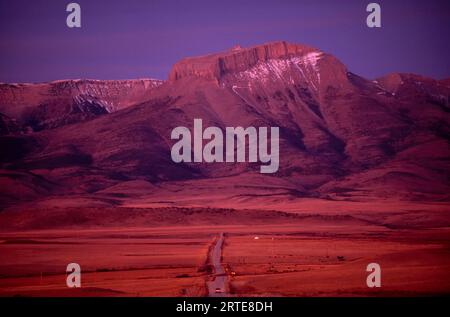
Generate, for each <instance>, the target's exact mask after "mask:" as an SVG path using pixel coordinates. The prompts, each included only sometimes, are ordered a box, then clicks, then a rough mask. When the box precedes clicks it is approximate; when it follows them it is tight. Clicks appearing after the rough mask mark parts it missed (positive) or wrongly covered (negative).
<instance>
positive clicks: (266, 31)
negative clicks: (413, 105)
mask: <svg viewBox="0 0 450 317" xmlns="http://www.w3.org/2000/svg"><path fill="white" fill-rule="evenodd" d="M69 2H71V1H69V0H67V1H63V0H33V1H28V0H27V1H24V0H0V81H1V82H40V81H50V80H56V79H66V78H96V79H125V78H138V77H153V78H160V79H166V78H167V76H168V73H169V70H170V68H171V66H172V65H173V64H174V63H175V62H176V61H178V60H179V59H181V58H183V57H188V56H196V55H204V54H208V53H213V52H217V51H223V50H226V49H228V48H231V47H232V46H234V45H236V44H240V45H241V46H250V45H256V44H261V43H265V42H270V41H276V40H286V41H290V42H295V43H304V44H308V45H311V46H315V47H317V48H319V49H322V50H324V51H326V52H329V53H331V54H333V55H335V56H336V57H337V58H339V59H340V60H341V61H343V62H344V64H346V65H347V66H348V68H349V69H350V70H351V71H353V72H354V73H357V74H359V75H362V76H365V77H368V78H375V77H377V76H382V75H384V74H387V73H390V72H413V73H418V74H422V75H427V76H431V77H434V78H439V79H440V78H446V77H450V58H449V56H450V41H449V35H450V32H449V31H450V1H449V0H442V1H438V0H426V1H416V0H409V1H400V0H389V1H374V2H378V3H380V4H381V8H382V28H381V29H369V28H368V27H367V26H366V24H365V20H366V16H367V13H366V11H365V8H366V6H367V4H368V3H370V2H372V1H370V0H345V1H337V0H329V1H326V0H322V1H321V0H316V1H313V0H310V1H307V0H305V1H302V0H273V1H266V0H248V1H247V0H239V1H234V0H221V1H216V0H207V1H193V0H189V1H188V0H185V1H181V0H180V1H172V0H161V1H160V0H145V1H144V0H121V1H119V0H101V1H94V0H78V1H74V2H78V3H79V4H80V5H81V9H82V28H81V29H69V28H68V27H67V26H66V24H65V21H66V17H67V13H66V12H65V7H66V5H67V4H68V3H69Z"/></svg>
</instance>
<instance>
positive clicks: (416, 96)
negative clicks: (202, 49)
mask: <svg viewBox="0 0 450 317" xmlns="http://www.w3.org/2000/svg"><path fill="white" fill-rule="evenodd" d="M146 84H147V86H146ZM105 85H106V86H105ZM74 87H75V88H74ZM102 87H106V88H102ZM146 87H147V88H149V87H150V89H147V88H146ZM449 96H450V85H449V83H448V81H437V80H434V79H430V78H426V77H422V76H418V75H412V74H390V75H387V76H385V77H383V78H378V79H376V80H368V79H365V78H363V77H361V76H358V75H356V74H354V73H352V72H350V71H349V70H348V69H347V68H346V66H345V65H343V64H342V63H341V62H340V61H339V60H338V59H336V58H335V57H334V56H332V55H330V54H328V53H326V52H323V51H320V50H318V49H315V48H312V47H308V46H305V45H297V44H290V43H286V42H275V43H268V44H264V45H260V46H256V47H250V48H241V47H239V46H238V47H235V48H233V49H231V50H229V51H227V52H223V53H218V54H211V55H207V56H200V57H194V58H186V59H183V60H181V61H180V62H178V63H176V64H175V65H174V66H173V69H172V70H171V72H170V74H169V79H168V80H167V81H165V82H160V81H158V82H155V81H147V82H142V81H132V82H129V81H125V82H120V81H114V82H106V83H105V82H93V81H69V82H54V83H50V84H36V85H28V84H27V85H6V86H5V85H3V86H1V88H0V112H1V113H2V114H3V115H2V122H1V125H0V127H1V129H2V131H8V134H7V135H6V134H4V135H3V136H1V137H0V144H1V147H2V149H4V151H3V153H6V154H4V155H2V158H1V160H0V163H1V168H2V170H1V172H0V186H1V187H2V188H4V189H3V190H2V193H1V194H2V195H1V196H2V197H1V203H2V205H3V206H4V207H7V206H14V205H15V204H17V203H19V202H25V201H32V202H34V203H36V202H39V203H40V204H50V205H51V204H58V205H60V204H62V203H61V199H63V200H64V204H72V205H76V206H81V205H86V204H87V205H89V204H92V203H95V204H106V205H111V204H112V205H124V206H127V205H146V206H148V205H155V204H169V205H173V204H175V205H202V206H214V205H224V204H229V205H232V206H234V207H236V206H246V205H248V204H253V205H258V204H259V205H264V204H267V203H268V202H271V203H277V204H279V205H283V204H287V203H289V202H295V200H296V199H302V198H305V197H316V198H323V199H334V200H373V199H380V198H392V197H394V198H396V199H407V200H425V201H429V200H434V201H436V200H446V201H447V200H448V199H449V196H448V193H449V189H450V188H449V187H450V184H449V182H448V179H449V176H450V175H449V170H450V160H449V158H450V148H449V135H450V131H449V127H450V125H449V110H450V107H449ZM30 100H31V101H30ZM80 100H81V101H80ZM74 104H75V105H76V106H77V107H79V108H81V109H82V110H80V112H81V113H83V114H86V115H83V116H81V117H82V118H80V116H76V115H74V114H73V113H74V111H73V105H74ZM68 105H69V106H70V107H72V108H70V107H69V108H67V107H68ZM67 109H70V110H67ZM30 113H32V114H30ZM100 114H101V115H100ZM72 118H75V119H73V120H72ZM86 118H89V119H91V120H86ZM195 118H201V119H202V121H203V125H204V127H207V126H217V127H221V128H223V129H224V128H225V127H237V126H242V127H248V126H254V127H262V126H277V127H279V128H280V168H279V170H278V172H277V173H275V174H267V175H263V174H260V173H259V166H260V163H174V162H173V161H172V160H171V155H170V150H171V146H172V145H173V144H174V143H175V141H174V140H171V137H170V136H171V131H172V129H173V128H175V127H177V126H185V127H188V128H189V129H191V131H192V128H193V122H194V119H195ZM33 120H34V121H33ZM36 122H37V123H36ZM68 123H70V124H68ZM17 125H19V126H22V127H30V126H31V128H32V131H28V132H27V133H24V132H21V133H19V132H17V131H18V130H17ZM24 193H25V194H24ZM52 201H53V203H52Z"/></svg>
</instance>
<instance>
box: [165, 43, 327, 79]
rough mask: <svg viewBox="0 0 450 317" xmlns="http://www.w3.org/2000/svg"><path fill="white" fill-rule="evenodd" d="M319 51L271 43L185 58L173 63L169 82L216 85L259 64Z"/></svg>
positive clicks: (302, 46)
mask: <svg viewBox="0 0 450 317" xmlns="http://www.w3.org/2000/svg"><path fill="white" fill-rule="evenodd" d="M313 52H316V53H319V51H317V50H315V49H313V48H311V47H308V46H304V45H297V44H290V43H287V42H274V43H269V44H265V45H261V46H255V47H251V48H241V47H239V46H238V47H235V48H233V49H231V50H230V51H228V52H225V53H219V54H212V55H207V56H201V57H195V58H186V59H183V60H181V61H180V62H178V63H176V64H175V65H174V67H173V68H172V71H171V72H170V75H169V80H170V81H176V80H179V79H182V78H186V77H202V78H206V79H209V80H215V81H219V80H220V79H221V78H222V77H223V76H224V75H226V74H230V73H237V72H241V71H245V70H248V69H250V68H252V67H253V66H255V65H257V64H258V63H260V62H267V61H269V60H278V59H285V58H289V57H294V56H304V55H306V54H308V53H313Z"/></svg>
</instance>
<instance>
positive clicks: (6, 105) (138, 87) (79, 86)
mask: <svg viewBox="0 0 450 317" xmlns="http://www.w3.org/2000/svg"><path fill="white" fill-rule="evenodd" d="M161 84H162V81H161V80H156V79H136V80H80V79H79V80H59V81H54V82H50V83H42V84H0V113H1V114H2V122H4V120H5V119H4V118H5V117H6V118H9V119H6V120H15V121H16V123H18V124H19V125H20V126H21V127H22V129H23V130H27V129H28V130H33V131H38V130H43V129H48V128H56V127H59V126H62V125H65V124H69V123H76V122H80V121H83V120H85V119H89V118H93V117H96V116H98V115H102V114H106V113H110V112H114V111H117V110H120V109H123V108H126V107H129V106H131V105H133V104H136V103H139V102H141V101H144V100H146V99H148V98H149V96H150V94H151V93H150V92H151V90H152V89H153V88H155V87H158V86H159V85H161ZM2 125H3V124H2ZM2 133H3V132H2Z"/></svg>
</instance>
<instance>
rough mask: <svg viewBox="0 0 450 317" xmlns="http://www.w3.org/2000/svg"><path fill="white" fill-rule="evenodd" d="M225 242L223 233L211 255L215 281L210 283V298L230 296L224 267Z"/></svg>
mask: <svg viewBox="0 0 450 317" xmlns="http://www.w3.org/2000/svg"><path fill="white" fill-rule="evenodd" d="M223 242H224V235H223V233H221V234H220V236H219V238H218V239H217V241H216V244H215V245H214V247H213V249H212V251H211V252H210V254H209V257H210V263H211V264H212V265H213V267H214V276H213V278H214V279H213V280H211V281H208V283H207V284H208V296H209V297H227V296H228V287H227V285H228V275H227V274H226V273H225V270H224V269H223V266H222V247H223Z"/></svg>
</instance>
